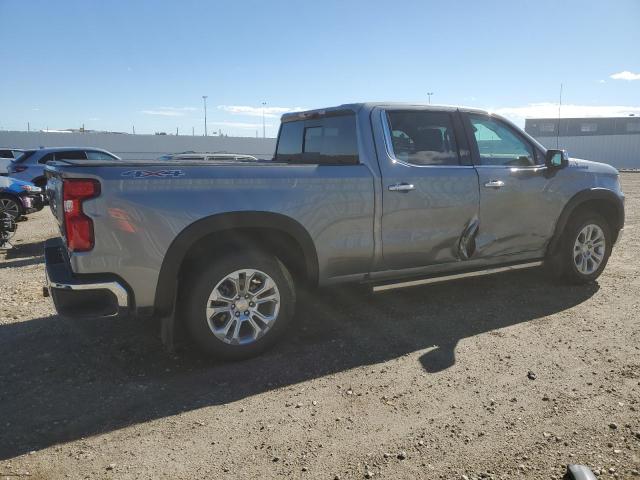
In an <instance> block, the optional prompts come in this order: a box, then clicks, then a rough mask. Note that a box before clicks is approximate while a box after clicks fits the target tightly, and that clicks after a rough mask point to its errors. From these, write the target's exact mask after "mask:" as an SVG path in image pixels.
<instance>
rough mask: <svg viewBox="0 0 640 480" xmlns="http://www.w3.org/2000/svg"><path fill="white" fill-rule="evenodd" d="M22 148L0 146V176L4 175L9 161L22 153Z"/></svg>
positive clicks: (6, 172) (6, 173)
mask: <svg viewBox="0 0 640 480" xmlns="http://www.w3.org/2000/svg"><path fill="white" fill-rule="evenodd" d="M22 152H24V150H21V149H19V148H0V177H6V176H7V175H8V174H9V173H8V168H9V165H10V164H11V162H12V161H13V160H14V159H16V158H18V157H19V156H20V155H22Z"/></svg>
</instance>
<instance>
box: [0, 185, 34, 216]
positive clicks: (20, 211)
mask: <svg viewBox="0 0 640 480" xmlns="http://www.w3.org/2000/svg"><path fill="white" fill-rule="evenodd" d="M43 206H44V195H43V193H42V189H41V188H40V187H36V186H35V185H34V184H33V183H30V182H25V181H22V180H18V179H15V178H11V177H0V213H3V212H5V213H8V214H9V215H11V216H12V217H14V218H20V217H21V216H23V215H26V214H28V213H33V212H37V211H38V210H42V207H43Z"/></svg>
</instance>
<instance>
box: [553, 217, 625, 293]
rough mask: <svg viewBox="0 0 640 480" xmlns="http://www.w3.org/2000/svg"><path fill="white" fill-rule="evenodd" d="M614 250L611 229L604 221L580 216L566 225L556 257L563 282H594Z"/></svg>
mask: <svg viewBox="0 0 640 480" xmlns="http://www.w3.org/2000/svg"><path fill="white" fill-rule="evenodd" d="M612 247H613V238H612V235H611V227H609V224H608V223H607V221H606V220H605V219H604V217H602V215H600V214H598V213H592V212H579V213H578V214H577V215H575V216H574V217H573V218H571V219H570V220H569V222H568V223H567V226H566V228H565V231H564V234H563V238H562V242H561V246H560V248H561V249H560V251H559V252H558V255H557V257H556V261H557V262H558V264H559V267H560V268H559V272H560V273H561V275H562V278H563V279H564V280H565V281H567V282H569V283H573V284H585V283H590V282H593V281H594V280H595V279H596V278H598V277H599V276H600V274H601V273H602V271H603V270H604V268H605V267H606V265H607V262H608V260H609V256H610V255H611V248H612Z"/></svg>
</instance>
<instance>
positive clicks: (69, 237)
mask: <svg viewBox="0 0 640 480" xmlns="http://www.w3.org/2000/svg"><path fill="white" fill-rule="evenodd" d="M47 176H48V185H47V192H48V196H49V200H50V204H51V208H52V210H53V213H54V215H55V216H56V218H57V219H58V222H59V224H60V230H61V233H62V238H60V239H54V240H51V241H49V242H48V243H47V245H46V248H45V258H46V267H47V277H48V292H49V293H50V294H51V296H52V297H53V300H54V303H55V305H56V308H57V310H58V312H59V313H60V314H62V315H66V316H91V317H96V316H113V315H119V314H133V315H155V316H157V317H158V318H161V319H162V325H163V327H162V331H163V335H164V338H165V340H166V341H168V342H170V341H171V334H172V332H173V331H174V329H177V328H178V327H179V326H180V327H181V328H182V329H183V330H184V331H186V332H188V333H189V334H190V337H191V338H192V339H193V341H194V342H195V343H196V344H197V345H199V346H200V347H201V348H202V349H203V350H204V351H205V352H207V353H209V354H212V355H215V356H218V357H224V358H230V359H237V358H244V357H248V356H251V355H255V354H257V353H258V352H261V351H262V350H264V349H265V348H266V347H268V346H269V345H272V344H273V343H274V342H275V341H276V340H277V339H278V338H279V337H280V336H281V335H282V334H283V333H285V332H286V331H287V330H288V329H289V328H291V322H292V319H293V316H294V309H295V304H296V290H298V289H299V288H301V287H302V286H305V287H315V286H325V285H331V284H338V283H346V282H356V283H362V284H366V285H370V286H372V287H373V290H374V291H378V290H386V289H390V288H396V287H401V286H413V285H419V284H423V283H431V282H436V281H443V280H451V279H457V278H463V277H468V276H477V275H483V274H489V273H496V272H501V271H507V270H514V269H521V268H530V267H537V266H541V265H543V263H544V264H546V265H548V266H549V267H550V268H549V270H550V271H552V272H553V273H554V274H556V275H558V276H561V277H562V278H564V279H566V280H568V281H571V282H577V283H584V282H589V281H593V280H594V279H596V278H597V277H598V276H599V275H600V274H601V273H602V271H603V269H604V267H605V265H606V263H607V260H608V257H609V255H610V253H611V249H612V247H613V245H614V243H615V242H616V240H617V239H618V237H619V235H620V233H621V230H622V228H623V224H624V195H623V194H622V192H621V190H620V183H619V176H618V172H617V171H616V169H614V168H613V167H611V166H609V165H605V164H601V163H594V162H590V161H585V160H576V159H569V158H567V157H566V155H565V153H564V152H562V151H559V150H547V149H545V148H544V147H543V146H542V145H540V144H539V143H538V142H536V141H535V140H534V139H533V138H531V137H530V136H528V135H527V134H526V133H524V132H522V131H521V130H520V129H518V128H517V127H515V126H514V125H513V124H511V123H510V122H508V121H507V120H505V119H503V118H501V117H499V116H496V115H491V114H489V113H486V112H484V111H480V110H475V109H467V108H449V107H432V106H426V105H406V104H393V103H364V104H350V105H342V106H339V107H334V108H327V109H322V110H313V111H307V112H300V113H292V114H286V115H284V116H283V117H282V123H281V126H280V132H279V135H278V143H277V147H276V152H275V156H274V158H273V159H272V160H268V161H266V160H262V161H261V160H256V161H251V162H247V161H243V162H233V161H229V162H218V163H216V164H211V163H208V162H207V163H205V162H197V161H195V162H194V161H184V160H183V161H180V160H169V161H157V160H156V161H139V162H123V161H96V160H92V161H84V160H69V161H56V162H53V163H52V164H50V165H49V166H48V167H47ZM364 301H365V299H364V298H363V302H364ZM541 301H544V300H541Z"/></svg>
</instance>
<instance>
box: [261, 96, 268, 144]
mask: <svg viewBox="0 0 640 480" xmlns="http://www.w3.org/2000/svg"><path fill="white" fill-rule="evenodd" d="M266 105H267V102H262V138H266V137H267V135H266V133H265V132H266V130H265V124H264V107H265V106H266Z"/></svg>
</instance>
